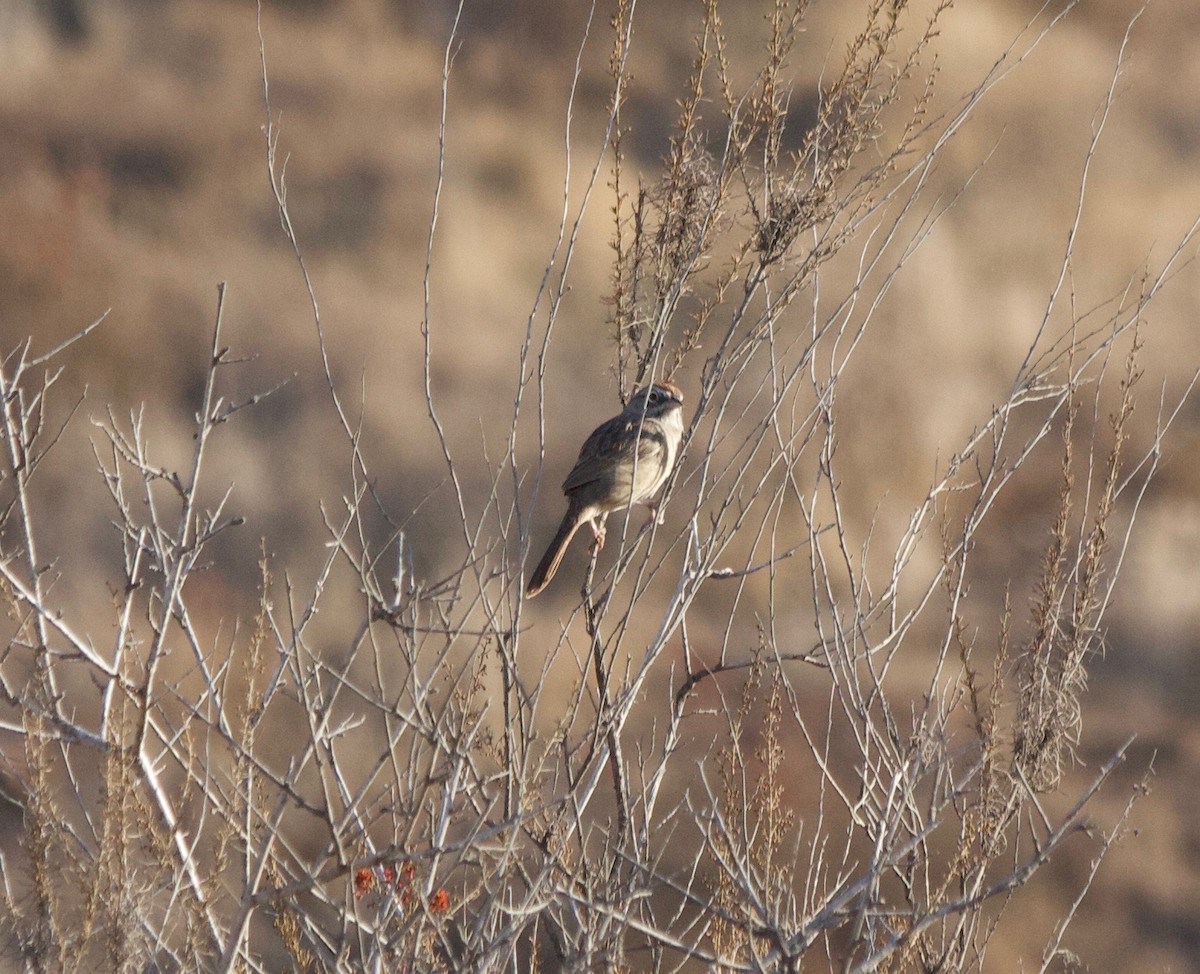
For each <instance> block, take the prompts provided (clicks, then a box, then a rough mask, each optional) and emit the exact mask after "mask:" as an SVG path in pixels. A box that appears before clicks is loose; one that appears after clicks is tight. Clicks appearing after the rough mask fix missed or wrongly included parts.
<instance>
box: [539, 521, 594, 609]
mask: <svg viewBox="0 0 1200 974" xmlns="http://www.w3.org/2000/svg"><path fill="white" fill-rule="evenodd" d="M582 523H583V519H582V518H578V517H576V516H575V514H574V512H573V511H567V513H566V516H565V517H564V518H563V519H562V524H560V525H559V526H558V533H557V534H556V535H555V536H554V540H553V541H551V542H550V547H548V548H547V549H546V553H545V554H544V555H542V560H541V561H539V562H538V566H537V568H535V569H534V570H533V574H532V575H530V576H529V584H528V585H526V586H525V594H526V595H527V596H529V597H530V598H533V597H534V596H535V595H537V594H538V592H540V591H541V590H542V589H544V588H545V587H546V586H547V585H549V584H550V579H552V578H553V577H554V573H555V572H556V571H558V563H559V562H560V561H562V557H563V555H564V554H565V553H566V550H567V545H569V544H570V543H571V539H572V538H573V537H575V532H576V531H578V530H579V525H581V524H582Z"/></svg>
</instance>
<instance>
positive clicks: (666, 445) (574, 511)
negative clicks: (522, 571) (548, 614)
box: [525, 382, 683, 596]
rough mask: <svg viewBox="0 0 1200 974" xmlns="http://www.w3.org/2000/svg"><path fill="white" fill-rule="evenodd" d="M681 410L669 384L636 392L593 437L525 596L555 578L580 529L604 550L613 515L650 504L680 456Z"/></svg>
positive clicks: (577, 464) (680, 401)
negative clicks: (607, 526)
mask: <svg viewBox="0 0 1200 974" xmlns="http://www.w3.org/2000/svg"><path fill="white" fill-rule="evenodd" d="M682 407H683V393H682V392H680V391H679V390H678V389H677V388H676V387H675V386H673V385H671V383H669V382H656V383H654V385H651V386H647V387H646V388H645V389H639V390H638V391H637V392H635V393H634V394H633V397H632V398H631V399H630V400H629V405H628V406H626V407H625V409H624V410H623V411H622V412H621V414H620V415H619V416H614V417H613V418H612V419H610V420H609V421H608V422H607V423H604V424H602V425H601V426H598V427H596V429H595V430H593V431H592V435H591V436H589V437H588V438H587V440H586V441H585V442H584V444H583V447H582V448H581V449H580V451H579V459H578V460H576V461H575V466H574V468H573V469H572V470H571V472H570V473H569V474H568V475H567V479H566V480H564V481H563V493H564V494H566V495H567V513H566V514H565V515H564V516H563V519H562V524H560V525H559V527H558V534H556V535H555V536H554V540H553V541H551V542H550V547H549V548H547V549H546V553H545V554H544V555H542V560H541V561H540V562H538V566H537V568H535V569H534V570H533V574H532V575H531V576H530V577H529V584H528V585H527V586H526V588H525V594H526V595H529V596H534V595H537V594H538V592H540V591H541V590H542V589H544V588H545V587H546V585H547V583H548V582H549V581H550V579H552V578H553V577H554V573H555V571H557V570H558V563H559V562H560V561H562V556H563V552H565V551H566V550H567V545H568V544H570V543H571V538H572V537H573V536H574V534H575V532H576V531H577V530H578V529H579V526H580V525H581V524H584V523H585V522H586V523H587V524H588V525H589V526H590V527H591V529H592V534H593V535H594V536H595V539H596V546H597V547H603V546H604V519H605V517H607V516H608V512H609V511H615V510H618V509H619V508H622V507H629V506H631V505H633V504H637V503H648V502H649V501H650V499H651V498H652V497H653V496H654V494H655V493H656V492H657V491H658V489H659V488H660V487H661V486H662V485H663V483H664V482H665V481H666V479H667V476H668V475H669V474H670V473H671V468H672V467H673V466H675V459H676V457H678V455H679V444H680V442H681V441H682V440H683V414H682Z"/></svg>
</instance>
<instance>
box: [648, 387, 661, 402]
mask: <svg viewBox="0 0 1200 974" xmlns="http://www.w3.org/2000/svg"><path fill="white" fill-rule="evenodd" d="M661 398H662V393H660V392H659V391H658V390H657V389H655V390H654V391H653V392H651V393H650V401H651V402H658V401H659V400H660V399H661Z"/></svg>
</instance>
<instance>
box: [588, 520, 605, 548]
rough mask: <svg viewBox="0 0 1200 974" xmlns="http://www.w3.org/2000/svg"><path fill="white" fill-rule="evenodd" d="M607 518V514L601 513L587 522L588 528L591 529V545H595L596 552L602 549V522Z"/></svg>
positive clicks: (603, 532)
mask: <svg viewBox="0 0 1200 974" xmlns="http://www.w3.org/2000/svg"><path fill="white" fill-rule="evenodd" d="M607 518H608V513H607V512H603V513H600V514H597V515H596V516H595V517H594V518H592V519H591V520H590V521H588V527H590V528H591V529H592V544H594V545H595V547H596V550H597V551H599V550H600V549H601V548H603V547H604V535H605V530H604V522H605V520H606V519H607Z"/></svg>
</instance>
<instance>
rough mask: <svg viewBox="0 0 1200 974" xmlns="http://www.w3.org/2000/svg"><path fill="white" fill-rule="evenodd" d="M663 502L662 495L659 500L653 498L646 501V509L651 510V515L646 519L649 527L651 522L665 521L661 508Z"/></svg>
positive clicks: (659, 522)
mask: <svg viewBox="0 0 1200 974" xmlns="http://www.w3.org/2000/svg"><path fill="white" fill-rule="evenodd" d="M661 504H662V498H661V497H659V498H658V500H654V499H653V498H651V499H650V500H648V501H646V509H647V510H648V511H649V512H650V517H649V518H648V519H647V520H646V526H647V527H649V526H650V525H651V524H662V523H663V512H662V511H661V510H659V507H660V505H661Z"/></svg>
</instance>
